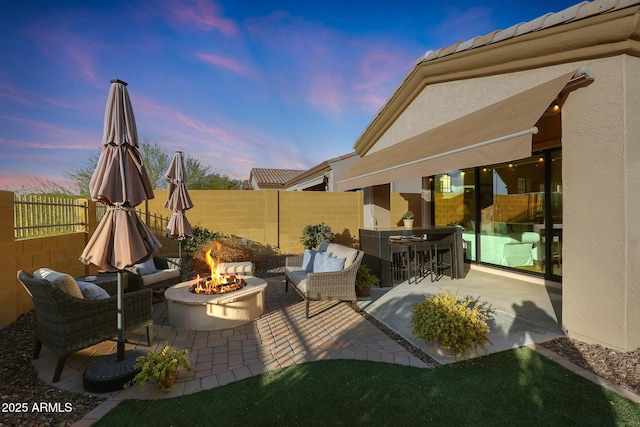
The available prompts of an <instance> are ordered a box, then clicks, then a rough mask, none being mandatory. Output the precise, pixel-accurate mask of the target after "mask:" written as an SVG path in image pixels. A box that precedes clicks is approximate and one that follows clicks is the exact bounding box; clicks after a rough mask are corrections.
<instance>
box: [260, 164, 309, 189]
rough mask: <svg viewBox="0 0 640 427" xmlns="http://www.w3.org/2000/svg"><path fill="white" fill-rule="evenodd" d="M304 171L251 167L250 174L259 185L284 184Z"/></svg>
mask: <svg viewBox="0 0 640 427" xmlns="http://www.w3.org/2000/svg"><path fill="white" fill-rule="evenodd" d="M303 172H305V171H303V170H294V169H265V168H253V169H251V176H252V177H254V178H255V180H256V182H257V183H258V185H259V186H261V187H262V186H264V185H274V184H275V185H284V183H285V182H287V181H289V180H290V179H293V178H295V177H296V176H298V175H300V174H301V173H303Z"/></svg>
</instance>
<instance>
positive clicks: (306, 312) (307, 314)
mask: <svg viewBox="0 0 640 427" xmlns="http://www.w3.org/2000/svg"><path fill="white" fill-rule="evenodd" d="M306 302H307V304H306V305H307V308H306V311H305V314H306V316H307V319H308V318H309V302H310V301H309V300H308V299H307V300H306Z"/></svg>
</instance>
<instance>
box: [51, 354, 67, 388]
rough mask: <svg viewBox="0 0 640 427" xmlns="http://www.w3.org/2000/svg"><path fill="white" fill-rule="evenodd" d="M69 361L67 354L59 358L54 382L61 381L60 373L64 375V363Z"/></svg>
mask: <svg viewBox="0 0 640 427" xmlns="http://www.w3.org/2000/svg"><path fill="white" fill-rule="evenodd" d="M66 361H67V356H63V357H60V358H58V363H57V364H56V371H55V372H54V374H53V382H54V383H57V382H58V381H60V375H62V369H64V364H65V362H66Z"/></svg>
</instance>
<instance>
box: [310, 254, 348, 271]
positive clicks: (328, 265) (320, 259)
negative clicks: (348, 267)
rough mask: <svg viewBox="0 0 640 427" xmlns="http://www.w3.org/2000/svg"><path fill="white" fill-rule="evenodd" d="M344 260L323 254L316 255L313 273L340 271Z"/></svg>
mask: <svg viewBox="0 0 640 427" xmlns="http://www.w3.org/2000/svg"><path fill="white" fill-rule="evenodd" d="M344 260H345V259H344V258H335V257H332V256H329V255H325V254H324V253H322V252H321V253H318V254H317V255H316V257H315V260H314V263H313V272H314V273H328V272H331V271H341V270H342V269H343V267H344Z"/></svg>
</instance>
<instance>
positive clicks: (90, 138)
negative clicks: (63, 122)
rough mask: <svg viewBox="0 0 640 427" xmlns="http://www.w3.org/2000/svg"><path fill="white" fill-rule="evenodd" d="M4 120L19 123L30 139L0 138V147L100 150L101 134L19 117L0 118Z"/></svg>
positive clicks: (98, 131) (99, 131)
mask: <svg viewBox="0 0 640 427" xmlns="http://www.w3.org/2000/svg"><path fill="white" fill-rule="evenodd" d="M2 119H4V120H8V121H12V122H15V123H20V124H21V125H24V126H25V127H26V128H28V129H29V132H30V135H31V137H30V139H23V140H16V139H11V140H9V139H4V138H0V145H2V146H3V147H6V148H8V147H11V148H38V149H45V150H58V149H67V150H86V149H88V148H91V146H92V144H95V148H96V149H99V148H100V142H101V141H102V132H101V130H97V131H96V132H85V131H79V130H76V129H70V128H66V127H61V126H57V125H53V124H50V123H45V122H41V121H36V120H29V119H24V118H21V117H9V116H4V117H2Z"/></svg>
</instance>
